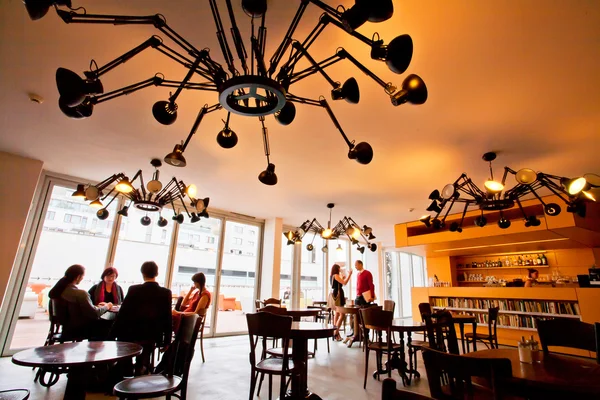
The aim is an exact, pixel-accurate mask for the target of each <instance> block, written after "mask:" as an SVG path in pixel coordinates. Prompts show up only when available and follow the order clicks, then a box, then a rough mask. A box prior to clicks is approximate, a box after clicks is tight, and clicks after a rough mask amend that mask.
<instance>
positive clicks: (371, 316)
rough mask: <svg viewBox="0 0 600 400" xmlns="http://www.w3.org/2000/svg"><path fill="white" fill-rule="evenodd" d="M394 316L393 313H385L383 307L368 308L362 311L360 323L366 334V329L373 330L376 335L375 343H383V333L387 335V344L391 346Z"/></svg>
mask: <svg viewBox="0 0 600 400" xmlns="http://www.w3.org/2000/svg"><path fill="white" fill-rule="evenodd" d="M393 319H394V314H393V313H392V312H391V311H384V310H383V309H382V308H381V307H368V308H361V309H360V322H361V324H362V326H363V328H364V332H365V333H366V329H371V330H372V331H373V333H374V334H375V335H376V336H375V337H373V341H377V342H380V343H383V342H384V341H383V332H385V333H386V342H387V343H388V345H390V346H391V338H392V335H391V328H392V320H393Z"/></svg>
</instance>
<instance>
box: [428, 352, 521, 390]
mask: <svg viewBox="0 0 600 400" xmlns="http://www.w3.org/2000/svg"><path fill="white" fill-rule="evenodd" d="M423 361H424V363H425V370H426V371H427V381H428V382H429V391H430V392H431V395H432V397H433V398H434V399H461V400H462V399H465V398H473V395H474V393H473V385H472V382H471V378H472V377H478V378H484V379H486V380H487V381H488V384H487V385H486V387H487V388H489V390H490V392H491V393H490V394H491V397H492V398H493V399H500V398H502V393H501V391H500V386H501V385H499V384H498V381H499V379H502V378H510V377H511V376H512V366H511V363H510V360H509V359H506V358H475V357H466V356H459V355H455V354H448V353H443V352H441V351H437V350H433V349H429V348H423ZM443 385H445V386H447V389H448V390H443V388H442V386H443ZM480 387H481V386H478V388H480ZM448 392H449V393H450V394H449V395H448Z"/></svg>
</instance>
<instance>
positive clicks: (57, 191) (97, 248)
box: [11, 186, 116, 348]
mask: <svg viewBox="0 0 600 400" xmlns="http://www.w3.org/2000/svg"><path fill="white" fill-rule="evenodd" d="M72 193H73V189H71V188H67V187H62V186H54V187H53V188H52V193H51V197H50V202H49V203H48V210H47V211H46V214H45V215H44V222H43V227H42V232H41V235H40V239H39V242H38V246H37V248H36V253H35V256H34V260H33V265H32V269H31V274H30V276H29V281H28V283H27V289H26V292H25V297H24V299H23V303H22V304H21V307H20V309H19V320H18V322H17V326H16V330H15V333H14V335H13V339H12V342H11V348H23V347H32V346H41V345H43V344H44V340H45V338H46V335H47V334H48V329H49V326H50V323H49V320H48V313H47V310H48V291H49V290H50V288H51V287H52V286H54V284H55V283H56V282H57V281H58V279H60V278H62V276H63V275H64V272H65V270H66V269H67V268H68V267H69V266H70V265H72V264H81V265H83V266H84V267H85V269H86V273H85V277H84V280H83V281H82V282H81V284H80V285H79V287H80V288H81V289H85V290H87V289H89V288H90V287H91V286H92V285H93V284H94V283H96V282H97V281H99V280H100V275H101V274H102V271H103V270H104V267H105V263H106V252H107V250H108V244H109V237H110V234H111V230H112V226H113V222H114V216H115V213H116V207H115V205H114V202H113V205H111V206H110V207H109V208H108V210H109V213H110V216H109V218H108V219H106V220H104V221H100V220H99V219H98V218H96V210H95V209H93V208H91V207H90V206H89V205H88V204H87V203H85V202H84V201H81V200H77V199H76V198H74V197H72V196H71V194H72Z"/></svg>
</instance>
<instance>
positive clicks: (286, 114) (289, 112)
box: [275, 101, 296, 126]
mask: <svg viewBox="0 0 600 400" xmlns="http://www.w3.org/2000/svg"><path fill="white" fill-rule="evenodd" d="M295 118H296V106H295V105H294V103H292V102H291V101H286V103H285V105H284V106H283V108H282V109H281V110H279V111H277V112H276V113H275V119H276V120H277V122H279V123H280V124H281V125H284V126H287V125H289V124H291V123H292V122H294V119H295Z"/></svg>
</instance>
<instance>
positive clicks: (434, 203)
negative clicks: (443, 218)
mask: <svg viewBox="0 0 600 400" xmlns="http://www.w3.org/2000/svg"><path fill="white" fill-rule="evenodd" d="M427 211H429V212H434V213H439V212H440V211H442V208H441V207H440V206H439V204H438V203H437V201H435V200H433V201H432V202H431V204H430V205H429V207H427Z"/></svg>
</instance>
